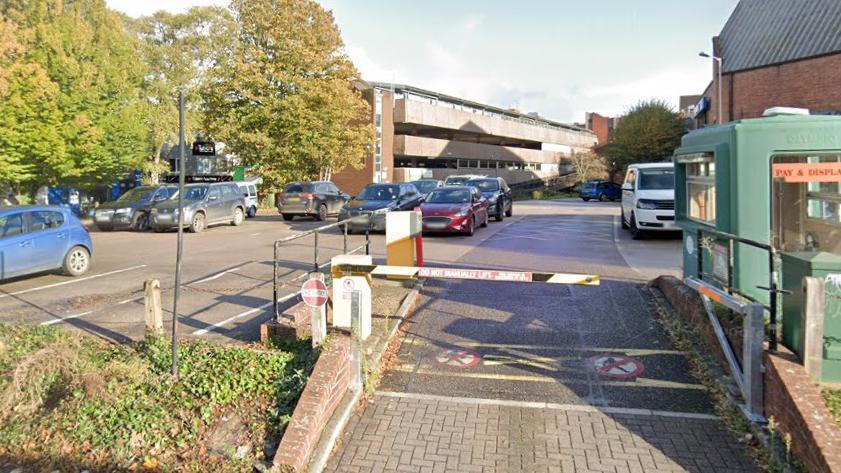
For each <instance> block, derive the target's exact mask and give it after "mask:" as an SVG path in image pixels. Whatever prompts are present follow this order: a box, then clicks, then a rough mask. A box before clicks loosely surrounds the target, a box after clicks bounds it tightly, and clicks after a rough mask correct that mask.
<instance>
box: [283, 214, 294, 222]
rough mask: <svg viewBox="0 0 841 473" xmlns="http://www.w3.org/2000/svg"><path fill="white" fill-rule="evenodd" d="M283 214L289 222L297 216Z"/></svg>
mask: <svg viewBox="0 0 841 473" xmlns="http://www.w3.org/2000/svg"><path fill="white" fill-rule="evenodd" d="M281 215H283V219H284V220H286V221H287V222H289V221H291V220H292V219H293V218H295V216H294V215H292V214H281Z"/></svg>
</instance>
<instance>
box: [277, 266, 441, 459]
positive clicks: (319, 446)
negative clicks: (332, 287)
mask: <svg viewBox="0 0 841 473" xmlns="http://www.w3.org/2000/svg"><path fill="white" fill-rule="evenodd" d="M424 282H425V281H424V280H418V281H417V282H416V283H415V286H414V288H413V289H412V290H411V291H410V292H409V294H408V295H407V296H406V298H405V299H403V302H402V303H401V305H400V307H399V309H398V310H397V313H396V314H395V315H394V316H393V317H391V319H392V320H394V321H395V323H394V325H393V326H392V327H391V329H390V331H389V334H388V338H387V340H386V343H385V345H384V346H383V348H382V350H381V351H377V352H376V353H373V354H372V356H371V357H372V360H374V363H375V364H379V362H380V360H382V357H383V355H384V353H385V350H386V349H387V348H388V346H389V344H390V342H391V341H392V340H393V338H394V337H395V335H396V334H397V331H398V329H399V327H400V325H401V324H402V323H403V321H405V320H406V319H407V318H408V317H409V316H410V315H411V313H412V311H413V310H414V309H415V306H416V305H417V301H418V300H419V299H420V293H421V290H422V288H423V284H424ZM267 330H272V329H267ZM331 338H332V339H331ZM335 339H336V337H331V336H328V344H329V345H331V346H332V345H333V344H335V343H336V342H335V341H334V340H335ZM322 358H325V361H327V363H322ZM326 358H327V357H325V356H324V353H322V356H320V357H319V360H318V361H317V362H316V364H315V367H314V368H313V374H312V375H311V376H310V380H309V381H308V382H307V387H306V388H305V389H304V393H302V395H301V400H299V405H298V406H296V408H295V412H294V413H293V415H292V420H291V421H290V423H289V427H288V428H287V432H286V433H285V434H284V436H283V439H282V440H281V444H280V446H279V447H278V451H277V454H276V455H275V459H274V462H273V463H274V466H273V470H276V471H309V472H314V473H320V472H321V471H323V470H324V467H325V466H326V465H327V461H328V459H329V457H330V453H331V452H332V450H333V448H334V446H335V445H336V443H337V441H338V439H339V437H340V436H341V434H342V432H343V430H344V428H345V426H346V425H347V422H348V420H349V419H350V416H351V414H352V413H353V410H354V408H355V407H356V406H357V405H358V404H359V401H360V399H361V397H362V391H361V390H360V391H353V390H350V389H348V385H349V380H345V381H346V382H345V383H343V387H341V386H340V384H342V383H339V381H342V380H344V379H345V376H343V375H342V373H344V372H349V370H350V368H351V367H350V366H349V362H348V360H347V359H345V364H346V365H347V366H345V367H344V368H342V369H339V370H338V371H337V369H336V367H335V366H325V365H326V364H329V363H330V361H329V360H327V359H326ZM336 362H337V360H332V364H335V363H336ZM339 371H340V372H341V373H339ZM321 373H324V374H321ZM331 375H335V376H331ZM325 376H327V377H330V378H331V380H334V381H336V382H335V383H327V384H329V385H330V386H315V384H316V382H317V381H318V379H319V378H323V377H325ZM314 378H315V379H314ZM311 383H312V386H311ZM321 384H325V383H321ZM331 388H333V389H335V388H338V389H342V390H343V394H342V395H341V396H335V394H336V393H335V392H333V393H331V392H330V390H331ZM308 391H310V392H311V393H313V394H312V395H308ZM325 391H326V392H325ZM330 394H333V395H330ZM305 396H306V398H305ZM314 396H315V397H317V401H318V403H320V404H322V405H320V406H316V405H315V403H314V402H313V401H314V400H315V397H314ZM310 398H312V399H310ZM299 410H300V412H299ZM290 430H292V431H291V432H290ZM287 435H289V436H290V440H289V441H288V442H287V441H286V439H287ZM299 437H300V438H299ZM312 440H315V441H314V442H313V441H312Z"/></svg>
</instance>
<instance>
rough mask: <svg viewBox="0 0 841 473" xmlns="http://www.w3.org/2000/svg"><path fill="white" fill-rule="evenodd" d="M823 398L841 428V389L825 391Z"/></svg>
mask: <svg viewBox="0 0 841 473" xmlns="http://www.w3.org/2000/svg"><path fill="white" fill-rule="evenodd" d="M823 398H824V400H825V401H826V407H828V408H829V412H831V413H832V417H833V418H835V423H836V424H838V425H839V426H841V389H825V390H824V391H823Z"/></svg>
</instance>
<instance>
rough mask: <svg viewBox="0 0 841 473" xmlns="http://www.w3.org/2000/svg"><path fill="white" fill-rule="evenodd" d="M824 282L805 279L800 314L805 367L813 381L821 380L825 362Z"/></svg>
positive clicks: (815, 279)
mask: <svg viewBox="0 0 841 473" xmlns="http://www.w3.org/2000/svg"><path fill="white" fill-rule="evenodd" d="M824 284H825V283H824V280H823V279H821V278H810V277H805V278H803V309H802V312H801V314H800V324H801V334H802V335H801V336H802V337H803V339H802V340H801V345H800V346H801V347H802V350H803V353H802V354H801V356H802V358H803V366H804V367H805V368H806V372H807V373H809V377H811V378H812V381H815V382H819V381H820V380H821V362H822V361H823V318H824V303H825V300H824V299H825V295H824Z"/></svg>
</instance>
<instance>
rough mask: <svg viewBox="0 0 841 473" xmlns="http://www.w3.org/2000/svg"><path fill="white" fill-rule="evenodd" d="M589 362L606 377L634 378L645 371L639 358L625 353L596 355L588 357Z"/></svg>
mask: <svg viewBox="0 0 841 473" xmlns="http://www.w3.org/2000/svg"><path fill="white" fill-rule="evenodd" d="M590 363H591V364H592V366H593V369H595V370H596V373H598V374H599V375H601V376H607V377H608V378H616V379H630V378H636V377H638V376H639V375H641V374H642V372H643V371H645V365H644V364H643V363H642V362H641V361H640V360H638V359H636V358H631V357H630V356H626V355H596V356H594V357H592V358H590Z"/></svg>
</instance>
